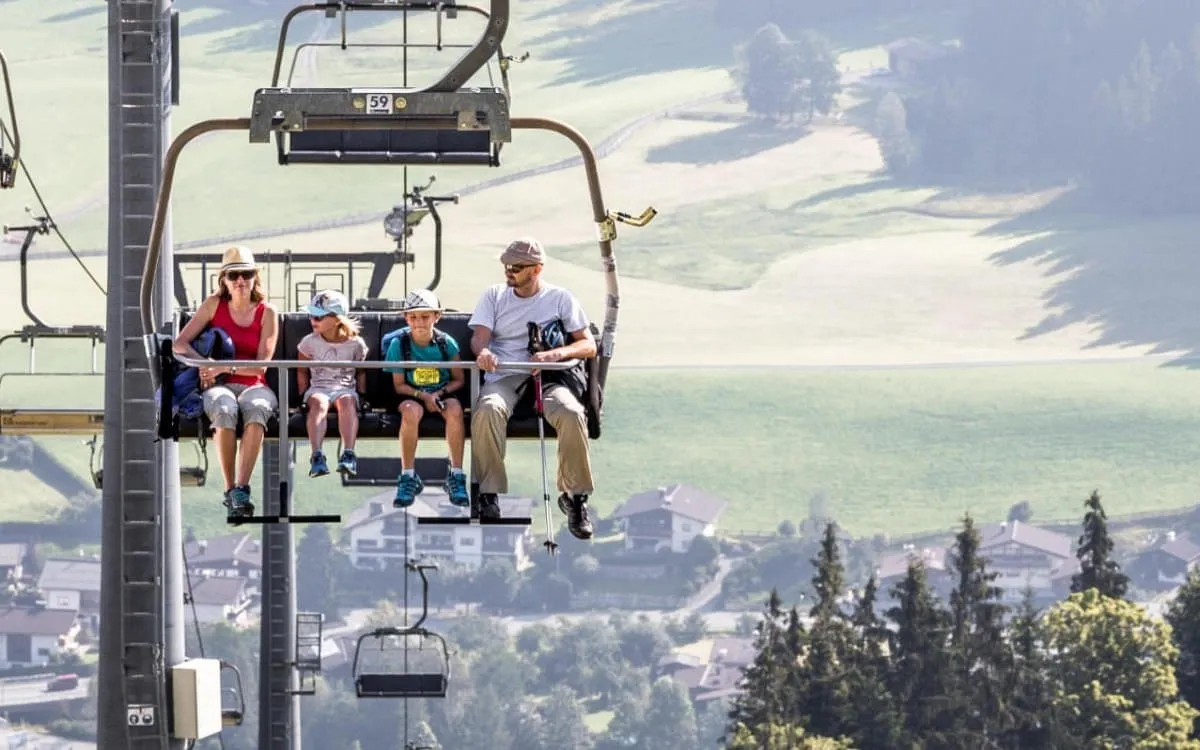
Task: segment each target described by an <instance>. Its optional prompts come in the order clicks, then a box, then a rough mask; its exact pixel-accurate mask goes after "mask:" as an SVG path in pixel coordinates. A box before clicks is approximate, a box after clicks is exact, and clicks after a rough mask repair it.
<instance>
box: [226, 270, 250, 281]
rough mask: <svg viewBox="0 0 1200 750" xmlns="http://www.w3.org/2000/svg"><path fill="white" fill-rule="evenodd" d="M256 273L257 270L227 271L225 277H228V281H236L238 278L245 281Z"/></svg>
mask: <svg viewBox="0 0 1200 750" xmlns="http://www.w3.org/2000/svg"><path fill="white" fill-rule="evenodd" d="M256 273H258V272H257V271H229V272H227V273H226V274H225V278H227V279H229V280H230V281H237V280H238V279H245V280H246V281H249V280H250V279H253V278H254V275H255V274H256Z"/></svg>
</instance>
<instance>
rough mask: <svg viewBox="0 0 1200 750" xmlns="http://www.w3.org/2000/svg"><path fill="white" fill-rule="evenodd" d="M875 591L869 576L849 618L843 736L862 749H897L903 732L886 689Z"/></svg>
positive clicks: (882, 626)
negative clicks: (847, 705) (847, 702)
mask: <svg viewBox="0 0 1200 750" xmlns="http://www.w3.org/2000/svg"><path fill="white" fill-rule="evenodd" d="M878 591H879V586H878V584H877V583H876V581H875V576H871V578H870V579H869V580H868V581H867V585H866V587H865V588H864V589H863V592H862V594H861V596H859V597H858V599H857V600H856V601H855V606H854V613H853V614H852V615H851V617H850V624H851V626H852V628H853V640H852V642H851V647H850V649H849V654H848V657H847V661H848V662H849V668H850V675H849V680H848V682H849V700H850V706H851V715H850V717H849V725H848V726H847V728H846V734H847V736H849V737H851V738H852V739H853V740H854V745H855V747H860V748H863V749H864V750H870V748H893V747H899V742H900V740H901V737H902V736H903V730H904V726H903V721H902V719H901V717H900V715H899V713H898V712H897V711H896V706H895V702H894V701H893V699H892V694H891V692H890V691H889V690H888V682H887V681H888V664H887V657H886V656H885V655H884V651H883V645H884V643H886V642H887V638H888V629H887V623H886V622H885V621H884V620H883V619H882V618H881V617H879V615H878V614H876V612H875V598H876V596H877V593H878Z"/></svg>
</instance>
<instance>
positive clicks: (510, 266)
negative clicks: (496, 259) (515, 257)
mask: <svg viewBox="0 0 1200 750" xmlns="http://www.w3.org/2000/svg"><path fill="white" fill-rule="evenodd" d="M536 265H537V263H526V264H525V265H523V266H521V265H517V264H516V263H505V264H504V270H505V271H508V272H509V273H520V272H522V271H524V270H525V269H526V268H533V267H534V266H536Z"/></svg>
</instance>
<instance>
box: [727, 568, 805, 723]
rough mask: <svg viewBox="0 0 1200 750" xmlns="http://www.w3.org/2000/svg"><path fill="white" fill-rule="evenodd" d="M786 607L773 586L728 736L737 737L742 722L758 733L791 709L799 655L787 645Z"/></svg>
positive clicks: (781, 719) (730, 719) (779, 720)
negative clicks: (791, 683)
mask: <svg viewBox="0 0 1200 750" xmlns="http://www.w3.org/2000/svg"><path fill="white" fill-rule="evenodd" d="M782 606H783V605H782V602H781V601H780V599H779V592H778V591H777V590H775V589H771V595H770V596H769V597H768V598H767V605H766V611H765V612H764V613H763V618H762V620H761V621H760V622H759V624H758V633H757V634H756V635H755V637H754V651H755V656H754V662H753V663H751V664H750V666H748V667H747V668H746V672H745V681H744V682H743V689H742V692H741V693H740V694H739V695H738V697H737V699H736V700H735V701H734V704H733V708H732V710H730V712H729V730H728V732H727V737H733V736H734V734H735V733H736V732H737V729H738V726H739V725H741V726H744V727H751V728H752V729H751V731H752V732H755V731H758V729H757V728H758V727H770V726H772V725H774V724H780V723H782V722H783V719H784V716H785V715H786V713H787V712H788V707H787V696H786V688H787V684H788V682H789V679H788V678H789V672H790V671H792V670H794V669H795V664H796V654H795V652H792V653H789V649H788V647H787V643H786V639H785V635H786V632H787V631H786V628H785V626H784V613H783V610H782ZM756 736H757V735H756ZM759 739H764V740H765V738H759Z"/></svg>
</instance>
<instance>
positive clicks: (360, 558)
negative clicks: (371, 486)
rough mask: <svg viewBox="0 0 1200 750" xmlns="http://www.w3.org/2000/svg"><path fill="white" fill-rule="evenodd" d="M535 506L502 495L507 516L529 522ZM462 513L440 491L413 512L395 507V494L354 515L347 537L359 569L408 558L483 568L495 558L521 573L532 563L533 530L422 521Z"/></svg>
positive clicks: (428, 493) (420, 500)
mask: <svg viewBox="0 0 1200 750" xmlns="http://www.w3.org/2000/svg"><path fill="white" fill-rule="evenodd" d="M533 507H534V501H533V500H531V499H530V498H527V497H516V496H512V495H501V496H500V512H501V514H502V515H503V516H505V517H515V516H524V517H529V516H530V514H531V513H532V512H533ZM464 514H465V511H464V510H463V509H462V508H459V507H456V506H454V505H451V504H450V500H449V498H448V497H447V496H446V493H445V491H444V490H443V489H442V488H440V487H427V488H426V489H425V491H424V492H422V493H421V494H420V495H419V496H418V497H417V500H416V502H415V503H413V504H412V505H411V506H409V507H408V508H394V507H392V494H391V493H387V494H384V495H378V496H376V497H374V498H371V499H369V500H368V501H367V502H366V503H365V504H364V505H363V506H362V507H361V508H357V509H355V510H354V511H352V512H351V513H350V515H349V516H348V517H347V519H346V523H345V525H344V526H343V527H342V532H343V534H345V535H346V536H347V537H348V538H349V543H350V562H351V564H353V565H354V566H355V567H358V568H365V569H370V570H387V569H388V568H389V567H396V566H398V567H403V566H404V562H405V560H406V559H409V558H424V559H428V560H433V561H442V562H451V563H458V564H463V565H469V566H471V567H476V568H477V567H481V566H482V565H483V564H484V563H485V562H486V561H487V560H489V559H491V558H502V559H506V560H509V561H511V562H512V563H513V565H514V566H515V567H516V568H517V569H518V570H519V569H521V568H523V567H524V566H526V565H527V564H528V563H529V549H530V547H531V545H532V544H533V531H532V529H531V528H530V527H529V526H479V525H475V526H468V525H461V526H459V525H447V526H421V525H419V524H418V523H417V519H418V518H436V517H439V516H441V517H457V516H462V515H464Z"/></svg>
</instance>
